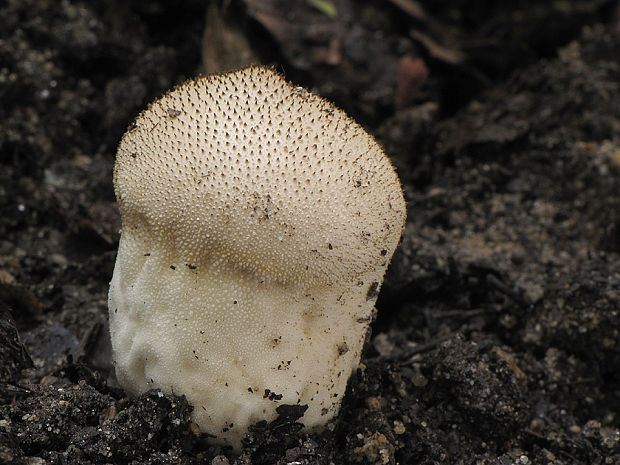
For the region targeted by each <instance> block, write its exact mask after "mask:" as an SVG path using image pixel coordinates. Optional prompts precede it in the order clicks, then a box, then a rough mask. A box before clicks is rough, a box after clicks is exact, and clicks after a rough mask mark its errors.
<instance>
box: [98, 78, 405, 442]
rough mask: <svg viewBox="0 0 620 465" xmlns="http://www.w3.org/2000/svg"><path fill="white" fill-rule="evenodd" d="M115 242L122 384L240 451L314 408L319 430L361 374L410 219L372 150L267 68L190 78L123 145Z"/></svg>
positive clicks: (345, 123)
mask: <svg viewBox="0 0 620 465" xmlns="http://www.w3.org/2000/svg"><path fill="white" fill-rule="evenodd" d="M114 187H115V193H116V198H117V200H118V204H119V209H120V213H121V219H122V232H121V239H120V244H119V249H118V255H117V259H116V265H115V268H114V275H113V277H112V281H111V283H110V294H109V310H110V333H111V339H112V347H113V352H114V358H115V366H116V374H117V377H118V380H119V382H120V383H121V385H122V386H123V387H124V388H125V390H126V391H127V392H128V393H129V394H130V395H138V394H140V393H142V392H145V391H147V390H149V389H152V388H160V389H161V390H162V391H165V392H168V393H174V394H179V395H181V394H182V395H185V396H186V397H187V399H188V400H189V402H190V403H191V404H192V405H193V407H194V410H193V420H194V421H195V422H196V423H197V424H198V425H199V426H200V428H201V429H202V430H203V431H205V432H208V433H210V434H211V435H213V436H215V437H216V438H217V439H218V440H219V441H220V442H222V443H225V444H230V445H232V446H233V447H235V448H238V447H239V446H240V440H241V437H242V436H243V434H244V433H245V432H246V431H247V427H248V426H249V425H251V424H253V423H255V422H257V421H260V420H267V421H271V420H273V419H275V418H276V417H277V413H276V408H277V407H278V406H279V405H282V404H299V405H307V407H308V408H307V410H306V412H305V415H304V416H303V417H302V419H301V422H303V423H304V424H305V426H306V427H307V428H314V427H317V426H320V425H323V424H325V423H326V422H327V421H328V420H329V419H330V418H332V417H333V416H334V415H335V414H336V413H337V412H338V409H339V406H340V402H341V399H342V397H343V395H344V392H345V389H346V385H347V381H348V379H349V376H350V375H351V372H352V371H353V370H354V369H355V368H356V367H357V366H358V364H359V361H360V356H361V351H362V346H363V343H364V339H365V335H366V332H367V330H368V326H369V323H370V322H371V320H372V318H373V313H374V304H375V301H376V299H377V294H378V291H379V288H380V286H381V283H382V281H383V276H384V274H385V270H386V268H387V266H388V263H389V261H390V259H391V257H392V254H393V253H394V250H395V248H396V246H397V244H398V241H399V238H400V235H401V233H402V229H403V226H404V222H405V201H404V198H403V193H402V189H401V186H400V182H399V180H398V177H397V175H396V173H395V171H394V168H393V167H392V165H391V163H390V161H389V159H388V158H387V157H386V155H385V154H384V153H383V151H382V150H381V148H380V147H379V145H378V144H377V143H376V142H375V141H374V139H373V138H372V137H371V136H370V135H368V134H367V133H366V132H365V131H364V130H363V129H362V128H361V127H360V126H359V125H358V124H357V123H356V122H355V121H353V120H352V119H351V118H349V117H348V116H347V115H346V114H345V113H344V112H343V111H341V110H340V109H338V108H336V107H335V106H334V105H332V104H331V103H329V102H327V101H325V100H323V99H322V98H320V97H318V96H316V95H313V94H312V93H310V92H308V91H306V90H305V89H303V88H300V87H294V86H293V85H291V84H289V83H288V82H287V81H286V80H285V79H284V78H283V77H282V76H280V75H279V74H278V73H276V72H275V71H273V70H272V69H270V68H266V67H250V68H246V69H242V70H240V71H236V72H232V73H228V74H220V75H212V76H207V77H201V78H198V79H194V80H190V81H188V82H186V83H184V84H182V85H180V86H178V87H176V88H174V89H173V90H171V91H170V92H168V93H167V94H166V95H164V96H163V97H161V98H160V99H158V100H157V101H155V102H154V103H152V104H151V105H150V106H149V107H148V109H147V110H145V111H144V112H142V113H141V114H140V115H139V116H138V117H137V119H136V120H135V122H134V123H133V124H132V125H131V126H130V128H129V129H128V131H127V132H126V133H125V135H124V136H123V138H122V141H121V143H120V146H119V148H118V153H117V158H116V164H115V167H114Z"/></svg>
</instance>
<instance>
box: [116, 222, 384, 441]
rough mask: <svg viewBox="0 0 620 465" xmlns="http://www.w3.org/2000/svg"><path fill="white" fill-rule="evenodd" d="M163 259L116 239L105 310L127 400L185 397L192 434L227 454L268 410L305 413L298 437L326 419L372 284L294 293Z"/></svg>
mask: <svg viewBox="0 0 620 465" xmlns="http://www.w3.org/2000/svg"><path fill="white" fill-rule="evenodd" d="M167 250H169V249H168V248H164V247H160V248H158V247H156V246H154V245H153V244H148V245H147V244H145V243H141V241H139V240H138V239H136V238H134V237H132V235H131V233H130V232H127V231H123V235H122V238H121V242H120V247H119V252H118V257H117V261H116V266H115V269H114V275H113V278H112V282H111V284H110V294H109V309H110V330H111V338H112V347H113V351H114V357H115V365H116V374H117V377H118V380H119V382H120V383H121V385H122V386H123V387H124V388H125V389H126V391H127V392H128V393H129V394H131V395H138V394H140V393H143V392H145V391H147V390H149V389H153V388H160V389H161V390H162V391H164V392H167V393H174V394H177V395H185V396H186V397H187V399H188V400H189V402H190V403H191V404H192V405H193V407H194V412H193V419H194V421H195V422H196V423H197V424H198V425H199V426H200V428H201V429H202V430H203V431H204V432H207V433H209V434H212V435H214V436H215V437H216V438H217V442H219V443H223V444H228V445H232V446H233V448H235V449H237V450H238V449H239V447H240V445H241V438H242V437H243V434H244V433H245V432H246V431H247V428H248V426H249V425H251V424H253V423H255V422H257V421H260V420H267V421H272V420H274V419H275V418H276V417H277V413H276V407H278V405H282V404H300V405H307V406H308V409H307V410H306V413H305V415H304V416H303V417H302V418H301V420H300V421H301V422H302V423H303V424H304V425H305V426H306V427H307V428H315V427H317V426H320V425H323V424H325V423H326V422H327V421H328V420H329V419H331V418H332V417H333V416H334V415H336V413H337V412H338V409H339V407H340V402H341V399H342V397H343V395H344V393H345V389H346V385H347V381H348V379H349V377H350V375H351V372H352V371H353V370H354V369H355V368H356V367H357V366H358V363H359V360H360V355H361V350H362V346H363V343H364V338H365V334H366V332H367V330H368V325H369V323H370V320H371V318H372V314H373V309H374V304H375V300H376V295H377V291H378V287H379V283H380V282H381V281H382V279H383V276H382V274H381V275H380V274H379V272H377V271H372V272H366V274H363V275H360V276H358V277H356V278H355V282H354V283H332V284H329V285H324V286H322V287H317V288H313V289H302V288H298V287H295V286H293V285H285V284H282V283H280V282H277V281H269V280H268V279H260V278H257V277H256V276H255V275H253V274H250V273H247V272H244V271H243V270H239V269H235V268H234V267H232V266H230V265H228V264H227V263H226V262H225V261H222V260H220V261H217V260H216V261H215V262H213V263H202V264H191V263H186V262H185V261H184V260H183V259H182V258H181V257H174V256H171V255H170V254H169V253H167V252H166V251H167ZM382 272H383V271H382V270H381V273H382Z"/></svg>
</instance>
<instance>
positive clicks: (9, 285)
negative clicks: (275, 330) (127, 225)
mask: <svg viewBox="0 0 620 465" xmlns="http://www.w3.org/2000/svg"><path fill="white" fill-rule="evenodd" d="M421 3H422V5H423V6H424V8H425V9H424V10H423V11H422V12H420V10H416V8H415V7H416V6H419V4H418V3H417V2H412V1H405V0H398V1H396V0H393V1H383V2H381V1H370V0H365V1H353V0H338V1H333V2H316V1H314V2H313V1H308V2H301V1H299V2H288V1H286V2H284V1H277V0H265V1H263V2H258V1H257V0H246V1H244V2H241V1H239V2H235V1H233V2H232V3H231V4H230V7H229V10H227V16H226V17H227V19H226V21H228V24H232V23H234V24H236V25H237V26H238V27H239V28H238V31H242V34H244V35H245V36H246V39H247V38H249V40H248V41H247V42H248V43H250V44H251V46H252V48H253V50H252V51H251V52H252V56H254V57H260V58H261V59H262V60H263V62H265V63H270V64H274V65H275V66H276V67H277V68H278V69H281V70H282V71H283V72H284V73H285V74H286V75H287V77H289V78H290V79H292V80H294V81H295V82H297V83H300V84H303V85H306V86H309V87H311V88H313V89H314V90H315V91H317V92H319V93H320V94H322V95H324V96H326V97H329V98H330V99H332V100H334V101H335V102H337V103H338V105H340V106H342V107H343V108H344V109H345V110H346V111H348V112H349V113H350V114H351V115H353V116H354V117H355V118H357V119H358V120H359V121H360V122H361V123H363V124H364V125H365V126H366V127H367V128H368V130H369V131H370V132H371V133H373V134H375V135H376V137H377V138H378V140H379V141H380V142H381V143H382V144H383V146H384V147H385V149H386V152H387V153H388V154H389V155H390V156H391V157H392V158H393V160H394V163H395V164H396V166H397V167H398V170H399V174H400V176H401V180H402V181H403V186H404V190H405V193H406V197H407V200H408V210H409V213H408V223H407V227H406V231H405V234H404V237H403V241H402V245H401V247H400V248H399V250H398V252H397V253H396V256H395V257H394V259H393V262H392V265H391V268H390V270H389V272H388V276H387V278H386V282H385V284H384V286H383V289H382V292H381V296H380V299H379V302H378V309H379V316H378V320H377V321H376V322H375V324H374V328H373V331H374V332H373V337H372V339H370V342H369V344H368V347H367V350H366V352H365V356H364V358H363V360H362V362H363V363H362V365H361V366H360V368H359V369H358V370H357V373H356V374H355V375H354V376H353V378H352V379H351V381H350V384H349V389H348V392H347V395H346V397H345V400H344V403H343V406H342V410H341V413H340V415H339V416H338V417H337V418H336V419H335V420H334V421H333V422H332V423H330V424H329V425H328V427H327V428H326V429H325V430H324V431H323V432H321V433H313V434H307V433H305V432H303V431H302V430H301V425H300V424H299V423H297V422H296V420H298V419H299V417H300V415H301V414H302V412H300V411H299V410H298V409H295V408H286V407H283V408H281V412H280V413H281V416H280V418H279V419H278V420H277V421H276V422H274V423H273V424H270V425H267V424H257V425H256V426H255V427H253V428H252V431H251V432H250V433H249V435H248V437H247V440H246V446H245V448H244V449H243V451H242V454H241V455H240V456H236V455H234V454H233V453H232V452H230V451H228V450H219V449H217V448H213V447H210V446H209V444H208V442H207V441H206V438H205V436H204V435H200V433H199V432H198V431H197V430H196V428H195V426H194V425H192V424H191V422H190V420H189V418H190V414H191V406H189V405H187V403H186V401H185V400H184V398H178V397H173V396H168V395H163V394H161V393H159V392H157V391H152V392H149V393H147V394H145V395H143V396H141V397H140V398H137V399H130V398H127V397H126V396H125V394H124V393H123V391H122V390H121V389H120V387H119V386H118V385H117V383H116V381H115V380H114V375H113V370H112V367H111V353H110V346H109V341H108V330H107V305H106V299H107V288H108V282H109V280H110V277H111V274H112V268H113V265H114V259H115V250H116V246H117V242H118V237H119V235H118V231H119V228H120V219H119V216H118V212H117V209H116V204H115V201H114V195H113V189H112V181H111V173H112V165H113V162H114V154H115V147H116V144H117V143H118V141H119V140H120V137H121V135H122V133H123V132H124V130H125V128H126V127H127V125H128V124H129V123H130V121H131V120H132V119H133V118H134V117H135V115H136V114H137V112H138V111H139V110H140V109H141V108H144V107H145V106H146V104H147V103H148V102H149V101H151V100H152V99H153V98H155V97H157V96H158V95H160V94H161V93H162V92H163V91H165V90H166V89H168V88H170V87H172V86H173V85H175V84H177V83H179V82H182V81H183V80H184V79H186V78H188V77H191V76H193V75H196V74H197V73H198V72H199V71H200V70H203V69H207V70H211V68H209V66H211V65H209V66H207V62H209V61H208V60H207V59H206V58H205V64H204V65H203V64H201V61H202V59H203V58H202V57H204V56H211V55H209V53H211V52H212V51H213V47H216V46H217V45H218V43H217V40H218V39H212V37H214V34H213V30H209V28H211V27H212V24H213V23H212V22H210V21H209V19H205V18H206V10H205V5H204V3H203V2H201V1H198V0H195V1H187V2H182V3H181V2H173V1H171V0H159V1H157V0H155V1H149V2H141V1H137V0H125V1H122V2H121V1H112V2H104V1H88V2H87V1H83V2H78V1H74V2H70V1H57V2H54V1H41V0H38V1H37V0H7V1H5V2H2V3H0V30H1V31H2V33H0V34H1V35H0V115H1V121H2V124H1V127H0V463H11V464H12V463H16V464H20V463H24V464H44V463H61V464H74V463H75V464H77V463H80V464H106V463H115V464H117V463H118V464H129V463H132V464H138V463H152V464H181V463H182V464H185V463H187V464H190V463H192V464H194V463H196V464H198V463H200V464H213V465H225V464H235V463H236V464H239V465H241V464H276V463H278V464H285V463H291V464H330V463H333V464H336V465H339V464H348V463H351V464H357V463H367V464H396V463H400V464H496V465H500V464H502V465H503V464H523V465H527V464H554V465H559V464H620V432H619V428H620V58H619V57H620V55H619V54H618V50H620V26H619V21H620V13H619V12H620V10H619V9H618V5H617V3H616V2H612V1H587V2H579V1H565V2H535V1H527V0H526V1H522V2H514V3H515V4H516V5H512V2H482V1H477V2H465V1H461V0H447V1H443V2H430V1H428V2H421ZM325 4H328V6H327V7H326V6H325ZM313 5H314V6H313ZM329 5H331V6H332V7H333V6H335V7H336V11H337V14H336V16H333V15H332V14H331V13H330V9H329ZM216 10H217V9H212V10H209V11H210V14H214V13H213V11H216ZM205 25H207V26H206V28H207V30H206V32H205ZM230 27H232V26H230ZM203 35H204V36H205V37H211V39H210V40H211V41H213V40H215V44H214V43H209V40H207V41H206V42H205V44H203V43H202V38H203ZM219 36H220V35H218V34H215V37H219ZM203 45H204V47H205V48H208V47H211V49H210V50H211V51H208V52H209V53H206V52H204V51H203ZM248 53H249V51H248ZM216 55H217V53H216ZM220 61H221V60H220ZM209 63H210V62H209ZM203 66H204V67H203Z"/></svg>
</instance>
